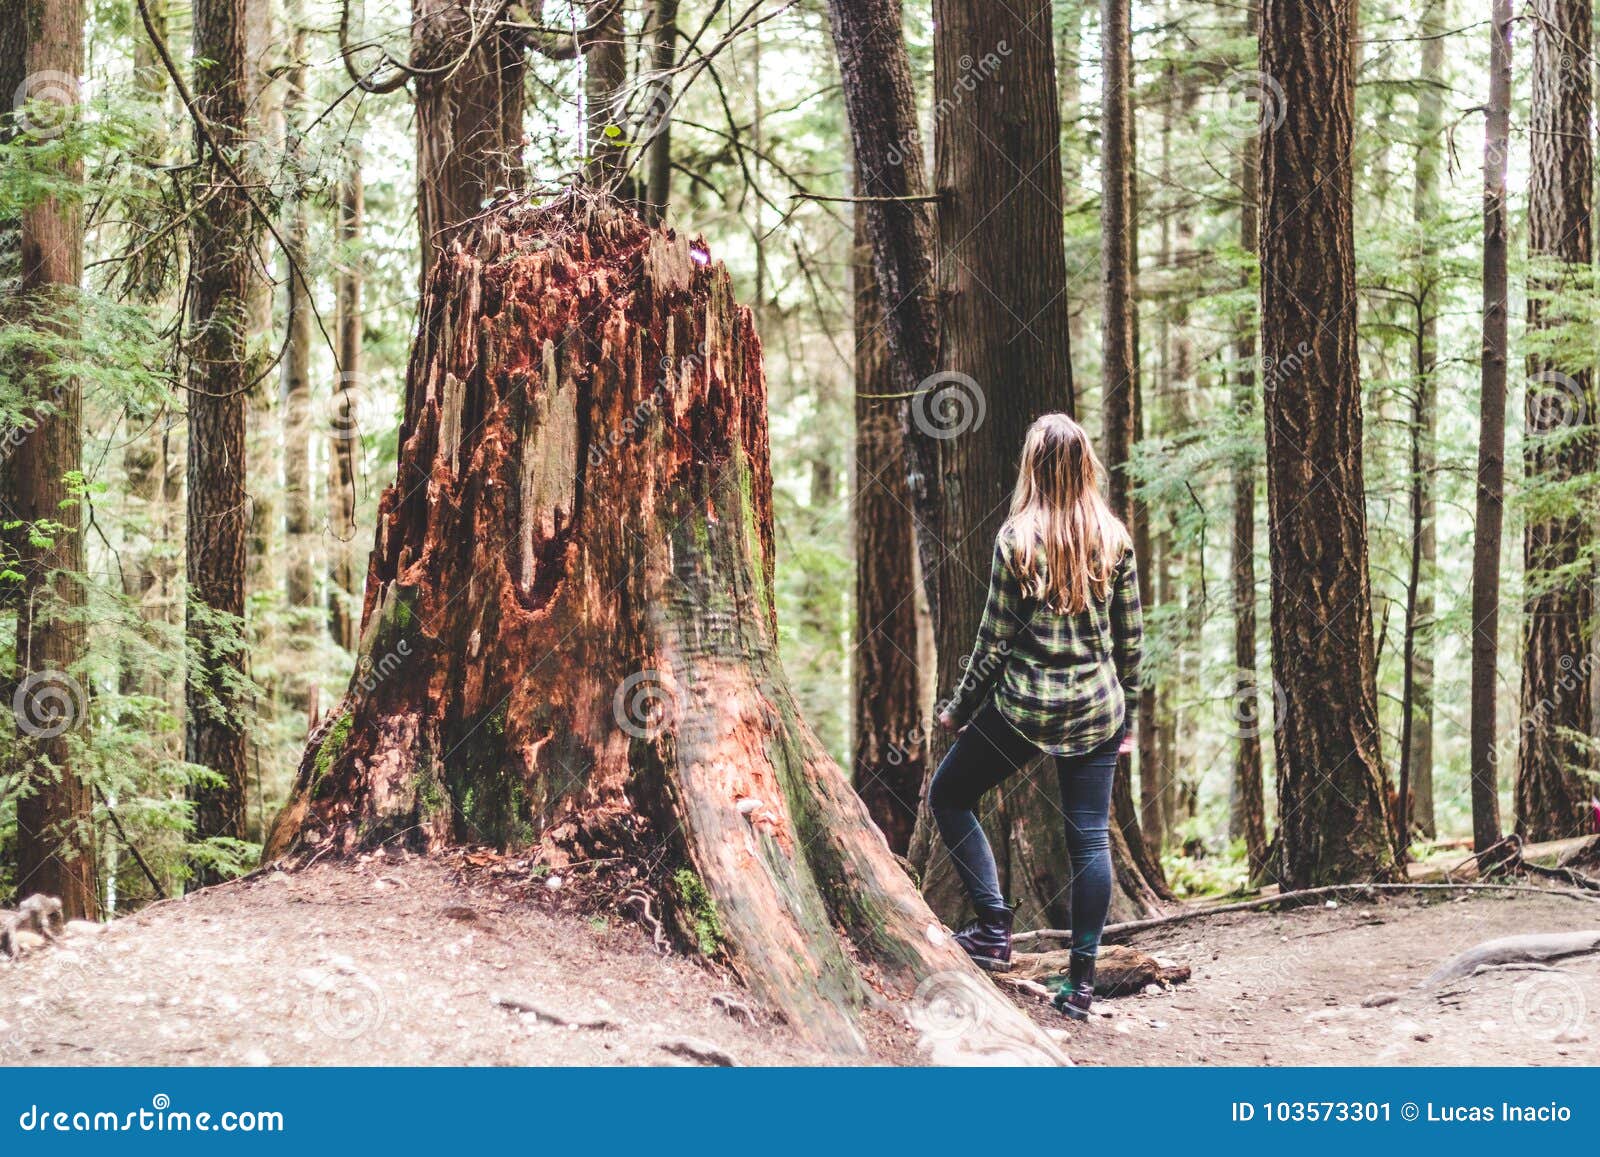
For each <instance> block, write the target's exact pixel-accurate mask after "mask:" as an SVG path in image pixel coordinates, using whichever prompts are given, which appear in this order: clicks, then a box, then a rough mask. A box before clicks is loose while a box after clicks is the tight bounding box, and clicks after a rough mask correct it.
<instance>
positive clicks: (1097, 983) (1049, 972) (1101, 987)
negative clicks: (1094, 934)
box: [1010, 944, 1190, 997]
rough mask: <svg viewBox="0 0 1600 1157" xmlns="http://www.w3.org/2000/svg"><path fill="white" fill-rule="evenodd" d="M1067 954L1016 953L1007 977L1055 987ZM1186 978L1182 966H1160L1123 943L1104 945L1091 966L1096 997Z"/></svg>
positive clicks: (1063, 971)
mask: <svg viewBox="0 0 1600 1157" xmlns="http://www.w3.org/2000/svg"><path fill="white" fill-rule="evenodd" d="M1071 955H1072V953H1071V952H1069V951H1067V950H1066V949H1059V950H1057V951H1054V952H1019V953H1017V954H1016V956H1015V957H1014V958H1013V960H1012V971H1011V974H1010V975H1013V976H1017V977H1019V978H1020V979H1023V980H1031V981H1033V982H1034V983H1036V984H1042V985H1044V986H1045V987H1047V988H1053V987H1059V984H1058V983H1057V982H1059V981H1061V980H1064V979H1065V978H1066V976H1067V965H1068V960H1069V959H1070V957H1071ZM1189 975H1190V973H1189V969H1188V967H1187V966H1186V965H1181V964H1180V965H1164V964H1162V963H1161V962H1160V961H1158V960H1157V959H1156V958H1155V957H1154V956H1151V955H1150V954H1149V953H1147V952H1140V951H1139V950H1138V949H1137V948H1130V947H1128V946H1127V945H1125V944H1107V945H1106V946H1105V947H1103V948H1102V949H1101V950H1100V958H1099V960H1098V961H1096V963H1095V971H1094V992H1095V995H1096V996H1107V997H1110V996H1130V995H1132V994H1133V993H1136V992H1143V991H1144V990H1145V987H1146V986H1147V985H1151V984H1158V985H1160V986H1161V987H1162V988H1168V987H1170V986H1171V985H1174V984H1182V983H1183V982H1184V981H1186V980H1188V979H1189Z"/></svg>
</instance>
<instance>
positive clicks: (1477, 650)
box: [1470, 0, 1511, 853]
mask: <svg viewBox="0 0 1600 1157" xmlns="http://www.w3.org/2000/svg"><path fill="white" fill-rule="evenodd" d="M1510 143H1511V0H1494V7H1493V9H1492V11H1491V13H1490V19H1489V102H1488V106H1487V109H1486V124H1485V129H1484V140H1483V353H1482V370H1481V372H1482V388H1481V393H1480V399H1479V412H1478V475H1477V479H1478V484H1477V499H1476V514H1477V517H1476V519H1475V520H1474V522H1473V527H1474V529H1473V538H1472V691H1471V698H1472V723H1471V737H1470V743H1471V752H1470V762H1471V774H1472V847H1473V850H1474V851H1476V852H1479V853H1483V852H1486V851H1488V850H1489V849H1490V848H1492V847H1493V846H1494V845H1496V844H1498V843H1499V842H1500V788H1499V755H1498V752H1497V751H1496V749H1495V700H1496V697H1497V696H1496V690H1497V681H1498V672H1497V671H1496V669H1495V668H1496V659H1497V658H1498V655H1499V650H1500V545H1501V532H1502V528H1503V526H1504V522H1505V474H1506V362H1507V341H1506V328H1507V322H1508V319H1509V309H1508V305H1507V299H1508V289H1509V276H1508V273H1507V267H1506V266H1507V260H1506V254H1507V245H1506V158H1507V156H1508V154H1509V151H1510Z"/></svg>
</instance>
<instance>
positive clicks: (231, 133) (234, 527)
mask: <svg viewBox="0 0 1600 1157" xmlns="http://www.w3.org/2000/svg"><path fill="white" fill-rule="evenodd" d="M246 2H247V0H197V3H196V4H195V6H194V56H195V59H196V61H199V62H204V63H199V64H197V65H196V67H195V76H194V95H195V98H196V100H197V101H198V102H199V105H200V110H201V112H202V114H203V115H204V116H205V117H206V120H207V121H208V123H209V124H210V131H211V134H212V136H213V137H214V138H215V139H216V142H217V145H218V147H220V148H221V149H222V150H224V151H225V153H226V154H227V157H228V158H230V159H231V164H230V163H225V162H224V161H223V160H222V159H221V158H219V157H218V156H216V155H215V154H214V153H213V152H212V151H211V150H209V149H208V150H206V152H205V155H204V157H203V160H202V168H201V179H200V185H199V187H198V189H197V190H196V196H197V198H199V205H198V207H197V208H196V210H195V214H194V218H193V223H192V226H191V231H190V235H191V240H190V250H189V268H190V287H189V298H190V319H189V324H190V330H189V334H188V340H187V351H186V352H187V354H188V359H189V370H188V395H189V469H188V494H189V500H188V510H189V521H188V529H187V559H188V563H187V567H188V579H189V601H188V608H187V616H186V630H187V635H188V640H189V647H190V650H191V655H190V660H189V676H188V681H187V684H186V686H185V694H184V698H185V703H186V706H187V709H188V714H187V718H186V724H185V732H184V747H185V758H186V759H188V761H189V762H190V763H195V764H199V765H200V766H201V767H205V768H209V769H210V770H211V771H212V772H213V773H214V775H215V776H216V782H214V783H206V784H197V785H195V786H194V787H193V788H191V790H190V798H191V799H192V800H193V801H194V834H195V835H196V836H199V837H209V836H227V837H233V838H243V836H244V833H245V731H244V723H243V719H242V718H241V708H242V706H243V704H242V702H241V699H240V685H241V681H242V679H243V677H244V657H245V643H244V638H243V634H242V631H243V618H244V583H245V536H246V530H247V523H248V517H247V514H246V502H245V499H246V496H245V468H246V467H245V406H246V395H247V393H248V391H249V388H250V384H251V383H250V376H251V364H250V359H249V345H248V335H249V332H250V328H249V321H250V289H251V284H252V282H253V280H254V277H253V272H252V263H253V262H254V261H255V252H254V249H255V239H256V227H257V226H256V220H255V216H254V212H253V210H252V208H251V206H250V203H249V201H248V198H247V194H246V192H245V191H244V190H243V189H241V188H239V187H238V183H237V181H236V179H235V176H234V174H235V173H238V172H239V169H238V164H239V156H240V153H241V152H242V149H243V146H244V144H245V137H244V124H245V115H246V111H247V110H246V101H247V98H248V95H249V88H250V85H249V77H248V75H247V68H246V55H245V14H246ZM230 168H231V169H232V170H233V172H232V173H230V171H229V169H230ZM214 880H215V876H214V874H213V873H212V872H211V871H210V870H208V869H205V868H203V867H202V868H199V869H197V871H196V874H195V877H194V880H193V882H194V883H197V884H205V883H211V882H214Z"/></svg>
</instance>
